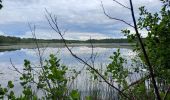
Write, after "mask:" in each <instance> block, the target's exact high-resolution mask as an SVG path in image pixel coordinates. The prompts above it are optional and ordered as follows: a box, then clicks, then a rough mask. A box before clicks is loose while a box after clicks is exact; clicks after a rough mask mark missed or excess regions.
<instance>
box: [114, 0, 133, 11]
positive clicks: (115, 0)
mask: <svg viewBox="0 0 170 100" xmlns="http://www.w3.org/2000/svg"><path fill="white" fill-rule="evenodd" d="M113 2H116V3H117V4H119V5H121V6H122V7H124V8H127V9H129V10H130V9H131V8H130V7H127V6H125V5H124V4H122V3H120V2H118V1H117V0H113Z"/></svg>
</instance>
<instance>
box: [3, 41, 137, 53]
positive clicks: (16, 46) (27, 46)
mask: <svg viewBox="0 0 170 100" xmlns="http://www.w3.org/2000/svg"><path fill="white" fill-rule="evenodd" d="M67 45H68V46H69V47H80V46H86V47H92V46H93V47H94V48H95V47H101V48H133V45H134V44H130V43H93V44H90V43H69V44H67ZM38 47H39V48H45V47H51V48H64V47H65V45H64V43H38ZM34 48H37V45H36V44H35V43H12V44H9V43H8V44H5V43H3V44H0V51H6V50H7V51H10V50H18V49H34Z"/></svg>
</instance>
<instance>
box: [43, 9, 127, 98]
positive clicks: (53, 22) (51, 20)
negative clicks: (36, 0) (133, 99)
mask: <svg viewBox="0 0 170 100" xmlns="http://www.w3.org/2000/svg"><path fill="white" fill-rule="evenodd" d="M46 12H47V15H48V16H46V18H47V21H48V23H49V25H50V26H51V28H52V29H53V30H54V31H55V32H56V33H58V34H59V35H60V37H61V38H62V40H63V42H64V45H65V47H66V48H67V50H68V51H69V52H70V53H71V55H72V56H73V57H74V58H76V59H77V60H78V61H80V62H82V63H84V64H85V65H87V66H88V67H89V68H90V69H91V70H93V71H94V72H95V73H96V74H97V75H99V76H100V77H101V78H102V79H103V80H104V81H105V82H106V83H107V84H108V85H109V86H111V87H112V88H114V89H116V90H117V91H118V92H119V93H120V94H121V95H122V96H124V97H126V98H127V99H129V100H130V97H129V96H127V95H126V94H125V93H123V92H122V91H121V90H120V89H118V88H117V87H115V86H114V85H112V84H111V83H110V82H108V81H107V79H105V77H104V76H103V75H102V74H101V73H100V72H98V70H96V69H95V68H93V67H92V66H91V65H90V64H88V63H87V62H86V61H84V60H83V59H82V58H80V57H78V56H77V55H75V54H74V53H73V52H72V51H71V50H70V48H69V47H68V45H67V43H66V40H65V39H64V37H63V35H62V33H61V31H60V29H59V27H58V23H57V18H56V16H54V18H53V17H52V14H50V13H49V12H48V11H47V10H46ZM53 25H54V26H55V27H54V26H53Z"/></svg>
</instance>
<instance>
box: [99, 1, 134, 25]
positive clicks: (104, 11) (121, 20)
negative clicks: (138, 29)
mask: <svg viewBox="0 0 170 100" xmlns="http://www.w3.org/2000/svg"><path fill="white" fill-rule="evenodd" d="M101 6H102V9H103V13H104V14H105V15H106V16H107V17H108V18H109V19H113V20H117V21H120V22H123V23H125V24H126V25H128V26H130V27H133V28H134V26H133V25H131V24H130V23H128V22H126V21H124V20H123V19H119V18H115V17H111V16H110V15H108V14H107V13H106V10H105V8H104V6H103V3H102V1H101Z"/></svg>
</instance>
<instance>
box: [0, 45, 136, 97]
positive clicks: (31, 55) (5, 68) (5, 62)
mask: <svg viewBox="0 0 170 100" xmlns="http://www.w3.org/2000/svg"><path fill="white" fill-rule="evenodd" d="M40 50H41V53H42V54H43V58H44V59H46V58H48V56H49V55H50V54H55V55H57V57H58V58H60V59H61V63H62V64H65V65H67V66H68V67H69V68H74V69H76V70H77V71H80V70H81V69H82V68H83V67H84V65H83V64H82V63H80V62H78V61H77V60H76V59H75V58H73V57H72V56H71V54H70V53H69V51H68V50H67V49H66V48H52V47H50V48H40ZM71 50H72V51H73V52H74V53H75V54H77V55H78V56H79V57H81V58H82V59H88V58H89V57H90V56H91V53H92V49H91V48H90V47H85V46H80V47H74V48H72V49H71ZM116 50H117V48H103V47H102V48H100V47H96V48H94V54H97V57H96V59H95V66H96V67H98V68H102V69H105V66H106V65H107V64H108V63H109V62H110V60H109V56H110V55H112V54H113V52H114V51H116ZM120 52H121V54H122V56H123V57H125V58H127V59H130V58H133V57H135V55H136V54H135V53H134V52H132V50H131V49H125V48H121V49H120ZM37 54H38V53H37V49H21V50H16V51H4V52H0V58H1V59H0V80H1V81H0V84H2V85H6V83H7V81H8V80H13V81H14V82H15V86H16V87H15V88H19V87H20V85H19V81H18V80H19V79H18V77H19V74H18V73H17V72H15V71H13V70H11V68H12V67H11V64H10V58H11V59H12V61H13V64H14V65H15V66H16V67H17V68H18V69H19V70H21V69H22V66H23V62H24V59H27V60H30V61H31V62H32V63H33V64H35V65H37V64H38V63H37V62H38V55H37ZM89 63H90V62H89ZM85 69H86V68H84V70H83V72H82V73H81V74H80V75H79V76H78V77H77V79H76V80H75V81H74V83H73V86H72V88H76V89H79V90H80V91H81V95H83V96H86V95H90V94H91V95H98V96H99V94H102V95H100V99H102V98H103V99H104V98H105V99H106V97H109V98H112V97H115V95H114V94H116V93H113V92H114V91H113V90H110V89H109V87H108V86H107V85H106V84H103V83H102V82H101V83H98V82H94V81H92V80H91V78H90V75H89V74H88V72H87V71H86V70H85ZM101 81H102V80H101ZM115 85H116V84H115ZM101 92H102V93H101ZM104 93H105V94H104ZM109 98H107V99H109Z"/></svg>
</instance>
